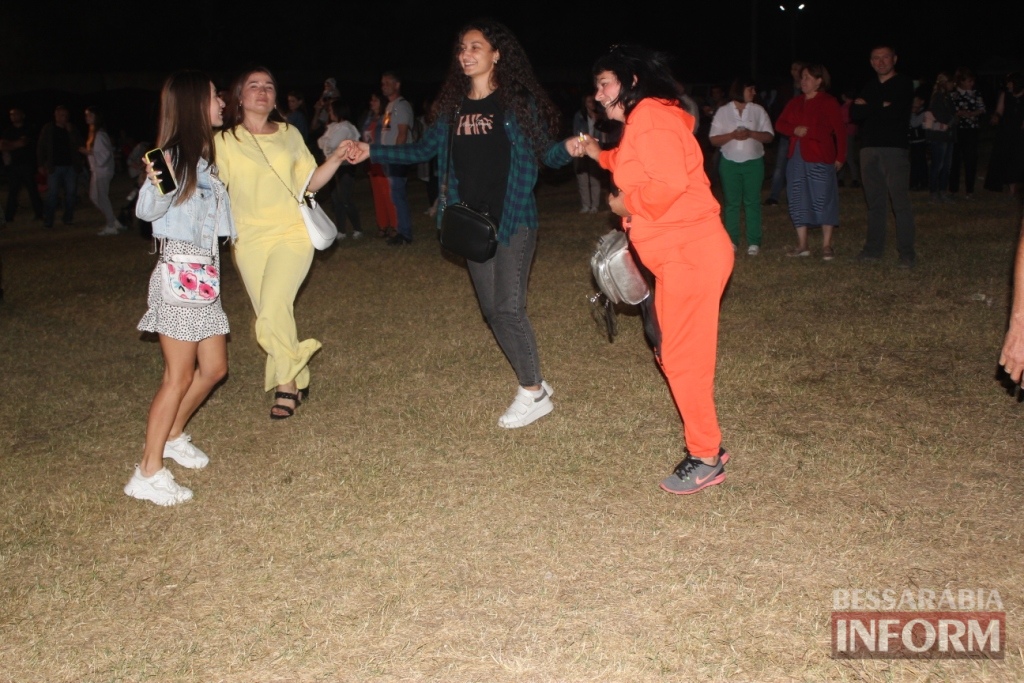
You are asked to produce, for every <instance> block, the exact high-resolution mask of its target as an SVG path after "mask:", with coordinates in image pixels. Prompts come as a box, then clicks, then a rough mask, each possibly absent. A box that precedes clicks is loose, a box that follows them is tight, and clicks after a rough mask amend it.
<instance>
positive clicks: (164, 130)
mask: <svg viewBox="0 0 1024 683" xmlns="http://www.w3.org/2000/svg"><path fill="white" fill-rule="evenodd" d="M211 82H212V81H211V80H210V77H209V76H207V75H206V74H205V73H203V72H201V71H192V70H187V71H177V72H175V73H173V74H171V75H170V76H168V77H167V80H165V81H164V87H163V89H162V90H161V91H160V132H159V133H158V135H157V146H158V147H161V148H162V149H163V150H164V151H167V152H170V153H171V160H172V165H173V167H174V176H175V178H177V179H178V184H179V185H180V186H181V189H180V190H179V192H178V196H177V197H175V199H174V202H175V203H176V204H182V203H184V202H185V200H186V199H188V198H189V197H191V196H192V193H193V192H195V189H196V166H198V165H199V160H200V159H206V161H208V162H209V163H210V164H213V163H215V161H216V155H215V152H214V146H213V122H212V121H210V83H211Z"/></svg>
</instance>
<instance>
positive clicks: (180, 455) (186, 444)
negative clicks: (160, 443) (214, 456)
mask: <svg viewBox="0 0 1024 683" xmlns="http://www.w3.org/2000/svg"><path fill="white" fill-rule="evenodd" d="M164 457H165V458H170V459H171V460H173V461H174V462H176V463H178V464H179V465H181V466H182V467H187V468H189V469H190V470H201V469H203V468H204V467H206V466H207V465H209V464H210V457H209V456H208V455H206V453H203V452H202V451H201V450H199V449H198V448H196V447H195V446H193V445H192V437H191V436H189V435H188V434H186V433H185V432H182V433H181V436H179V437H178V438H177V439H173V440H171V441H168V442H167V443H165V444H164Z"/></svg>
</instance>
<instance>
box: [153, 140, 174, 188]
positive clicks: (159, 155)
mask: <svg viewBox="0 0 1024 683" xmlns="http://www.w3.org/2000/svg"><path fill="white" fill-rule="evenodd" d="M146 161H148V162H149V163H151V164H152V165H153V170H154V171H156V172H157V173H158V174H159V178H158V180H159V188H160V194H169V193H171V192H174V190H175V189H177V187H178V183H177V182H176V181H175V180H174V172H173V171H172V170H171V167H170V166H169V165H168V164H167V159H165V158H164V151H163V150H162V149H160V148H159V147H157V148H156V149H151V150H149V151H148V152H146Z"/></svg>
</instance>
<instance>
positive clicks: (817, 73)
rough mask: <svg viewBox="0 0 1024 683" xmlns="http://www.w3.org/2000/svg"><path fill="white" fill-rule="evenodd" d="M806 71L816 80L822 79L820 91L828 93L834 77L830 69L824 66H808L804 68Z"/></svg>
mask: <svg viewBox="0 0 1024 683" xmlns="http://www.w3.org/2000/svg"><path fill="white" fill-rule="evenodd" d="M804 71H806V72H807V73H809V74H810V75H811V76H813V77H814V78H820V79H821V85H820V86H819V87H818V90H820V91H822V92H828V89H829V88H830V87H832V76H830V75H829V73H828V69H826V68H825V65H824V64H808V65H807V66H805V67H804Z"/></svg>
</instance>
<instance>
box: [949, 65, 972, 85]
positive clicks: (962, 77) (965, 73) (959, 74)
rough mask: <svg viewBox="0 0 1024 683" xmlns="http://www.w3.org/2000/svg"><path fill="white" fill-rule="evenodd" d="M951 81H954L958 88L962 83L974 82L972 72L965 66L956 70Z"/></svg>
mask: <svg viewBox="0 0 1024 683" xmlns="http://www.w3.org/2000/svg"><path fill="white" fill-rule="evenodd" d="M953 80H954V81H956V84H957V85H958V86H959V85H960V84H962V83H963V82H964V81H967V80H974V72H973V71H971V70H970V69H968V68H967V67H966V66H962V67H960V68H959V69H957V70H956V73H955V74H953Z"/></svg>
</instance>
